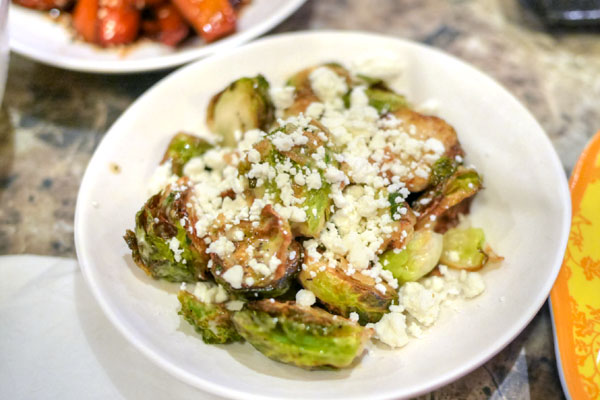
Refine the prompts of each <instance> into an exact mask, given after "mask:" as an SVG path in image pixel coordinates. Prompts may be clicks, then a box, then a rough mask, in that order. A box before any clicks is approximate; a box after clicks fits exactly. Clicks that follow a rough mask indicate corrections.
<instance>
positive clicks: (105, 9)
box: [80, 0, 141, 46]
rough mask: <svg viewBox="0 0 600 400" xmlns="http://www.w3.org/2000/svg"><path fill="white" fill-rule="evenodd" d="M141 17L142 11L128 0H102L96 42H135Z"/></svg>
mask: <svg viewBox="0 0 600 400" xmlns="http://www.w3.org/2000/svg"><path fill="white" fill-rule="evenodd" d="M80 1H81V0H80ZM140 17H141V15H140V11H139V10H137V9H136V8H134V7H132V6H131V5H130V4H129V2H128V1H127V0H100V8H99V10H98V33H97V34H98V36H97V40H96V43H97V44H99V45H101V46H111V45H118V44H127V43H130V42H133V41H134V40H135V39H136V38H137V35H138V32H139V29H140Z"/></svg>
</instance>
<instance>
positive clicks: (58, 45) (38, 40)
mask: <svg viewBox="0 0 600 400" xmlns="http://www.w3.org/2000/svg"><path fill="white" fill-rule="evenodd" d="M3 1H5V0H3ZM304 1H305V0H252V2H251V3H250V4H249V5H248V6H246V7H244V9H243V10H242V12H241V15H240V18H239V20H238V27H237V31H236V32H235V33H234V34H232V35H229V36H227V37H225V38H223V39H220V40H217V41H215V42H213V43H210V44H205V43H204V42H203V41H202V40H201V39H200V38H199V37H195V38H192V39H190V40H186V41H185V43H184V44H183V45H181V46H178V47H176V48H172V47H169V46H165V45H162V44H159V43H154V42H151V41H142V42H139V43H135V44H133V45H131V46H127V47H125V48H114V49H102V48H100V47H97V46H93V45H91V44H88V43H85V42H83V41H78V40H75V39H74V34H73V32H72V31H71V30H70V28H68V27H67V26H65V25H66V24H65V23H61V22H64V21H55V20H53V19H51V18H50V17H49V16H48V15H47V13H45V12H39V11H35V10H30V9H26V8H24V7H20V6H17V5H14V4H11V5H10V14H9V23H8V31H9V37H10V47H11V49H12V50H13V51H15V52H17V53H19V54H22V55H24V56H26V57H29V58H32V59H34V60H37V61H40V62H43V63H46V64H50V65H53V66H56V67H59V68H65V69H72V70H78V71H86V72H99V73H127V72H141V71H152V70H158V69H164V68H169V67H176V66H178V65H181V64H185V63H187V62H190V61H192V60H195V59H198V58H201V57H205V56H207V55H210V54H214V53H216V52H219V51H221V50H224V49H227V48H231V47H234V46H238V45H240V44H242V43H245V42H247V41H249V40H251V39H253V38H255V37H257V36H260V35H262V34H263V33H265V32H267V31H269V30H270V29H272V28H273V27H275V26H276V25H278V24H279V23H280V22H281V21H283V20H284V19H285V18H286V17H288V16H289V15H291V14H292V13H293V12H294V11H296V9H297V8H298V7H300V5H302V3H304ZM33 27H35V28H33Z"/></svg>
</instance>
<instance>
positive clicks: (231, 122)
mask: <svg viewBox="0 0 600 400" xmlns="http://www.w3.org/2000/svg"><path fill="white" fill-rule="evenodd" d="M273 118H274V106H273V102H272V101H271V96H270V95H269V82H267V80H266V79H265V78H264V77H263V76H262V75H257V76H255V77H254V78H240V79H238V80H236V81H234V82H232V83H231V84H230V85H229V86H227V88H225V90H223V91H222V92H220V93H217V94H216V95H215V96H214V97H213V98H212V99H211V101H210V103H209V105H208V109H207V111H206V124H207V125H208V127H209V129H210V130H211V131H212V132H214V133H218V134H219V135H221V137H222V138H223V141H222V143H221V144H222V145H223V146H228V147H233V146H235V145H236V143H237V141H238V139H240V138H241V136H238V137H237V138H236V134H237V135H241V134H243V133H245V132H246V131H248V130H251V129H262V130H264V131H266V130H268V129H269V127H270V126H271V124H272V122H273Z"/></svg>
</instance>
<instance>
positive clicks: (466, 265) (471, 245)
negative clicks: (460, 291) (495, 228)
mask: <svg viewBox="0 0 600 400" xmlns="http://www.w3.org/2000/svg"><path fill="white" fill-rule="evenodd" d="M498 258H499V257H498V256H496V255H495V254H494V253H493V252H492V250H491V249H490V248H489V247H487V246H486V244H485V234H484V233H483V229H480V228H466V229H460V228H454V229H450V230H449V231H447V232H446V233H445V234H444V249H443V251H442V257H441V259H440V262H441V263H443V264H445V265H447V266H449V267H450V268H457V269H467V270H478V269H480V268H482V267H483V266H484V265H485V264H486V263H487V262H488V260H490V259H491V260H496V259H498Z"/></svg>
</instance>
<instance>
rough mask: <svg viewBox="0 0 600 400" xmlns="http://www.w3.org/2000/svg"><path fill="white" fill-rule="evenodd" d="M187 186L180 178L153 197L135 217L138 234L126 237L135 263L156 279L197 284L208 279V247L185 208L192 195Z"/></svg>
mask: <svg viewBox="0 0 600 400" xmlns="http://www.w3.org/2000/svg"><path fill="white" fill-rule="evenodd" d="M187 183H188V180H187V178H181V179H180V180H179V181H177V183H175V184H173V185H170V186H168V187H167V188H165V189H164V190H163V191H161V192H160V193H158V194H156V195H154V196H152V197H151V198H150V199H149V200H148V201H147V202H146V204H145V205H144V206H143V207H142V209H141V210H140V211H139V212H138V213H137V214H136V216H135V222H136V224H135V231H131V230H127V232H126V233H125V236H124V239H125V242H126V243H127V245H128V246H129V248H130V249H131V253H132V256H133V260H134V261H135V263H136V264H137V265H138V266H139V267H140V268H141V269H143V270H144V271H145V272H146V273H147V274H148V275H150V276H151V277H153V278H154V279H165V280H167V281H171V282H196V281H198V279H203V280H204V279H207V278H208V277H209V274H208V272H207V263H208V256H207V255H206V254H205V250H206V247H205V245H204V242H203V241H202V240H201V239H200V238H198V237H197V236H196V234H195V229H194V219H195V218H194V216H193V212H192V211H191V210H188V208H187V206H186V204H187V203H188V199H189V196H190V193H191V188H190V187H189V186H187ZM182 223H185V225H182Z"/></svg>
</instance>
